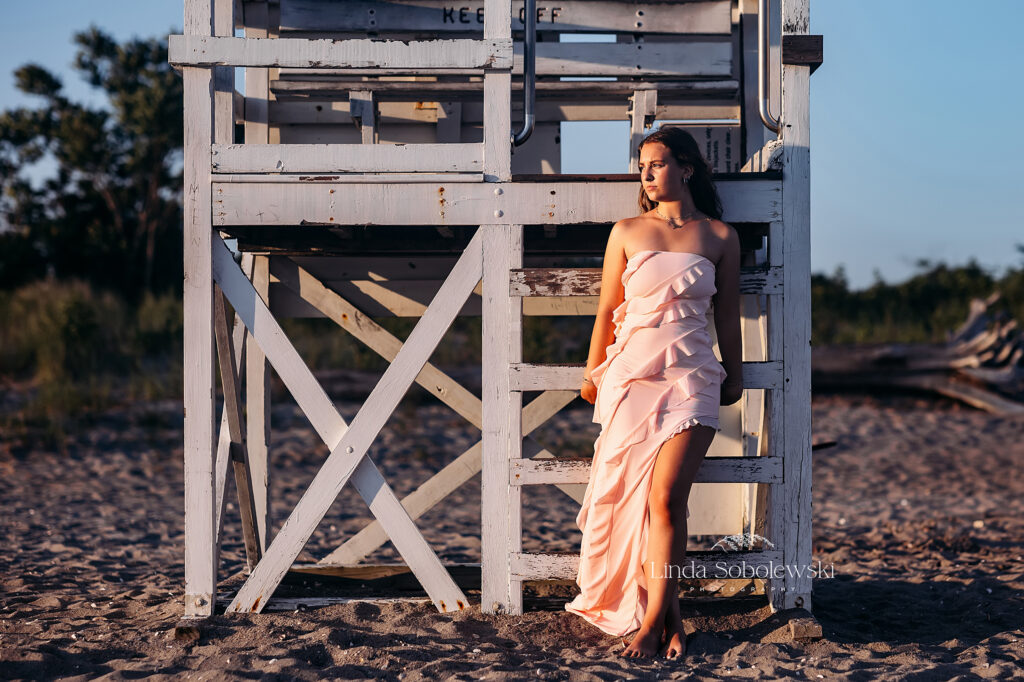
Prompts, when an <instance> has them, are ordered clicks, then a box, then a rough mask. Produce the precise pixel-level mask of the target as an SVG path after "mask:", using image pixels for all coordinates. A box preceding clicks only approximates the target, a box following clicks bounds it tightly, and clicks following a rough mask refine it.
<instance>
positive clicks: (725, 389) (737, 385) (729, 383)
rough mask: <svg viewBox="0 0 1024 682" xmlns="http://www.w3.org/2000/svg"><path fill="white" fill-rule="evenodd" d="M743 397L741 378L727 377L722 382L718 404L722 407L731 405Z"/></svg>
mask: <svg viewBox="0 0 1024 682" xmlns="http://www.w3.org/2000/svg"><path fill="white" fill-rule="evenodd" d="M742 397H743V377H742V376H736V377H734V376H732V375H729V376H727V377H726V378H725V381H723V382H722V394H721V399H720V400H719V402H720V403H721V404H722V405H732V404H733V403H735V402H738V401H739V399H740V398H742Z"/></svg>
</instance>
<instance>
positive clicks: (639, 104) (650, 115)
mask: <svg viewBox="0 0 1024 682" xmlns="http://www.w3.org/2000/svg"><path fill="white" fill-rule="evenodd" d="M637 45H638V46H640V47H643V43H637ZM630 99H631V100H632V105H633V108H632V109H631V110H630V112H629V172H630V173H638V172H640V155H639V154H638V153H637V147H638V146H639V145H640V142H641V140H643V139H644V135H646V134H647V129H648V128H650V127H651V126H652V125H653V124H654V119H655V117H656V116H657V113H658V91H657V90H637V91H636V92H634V93H633V96H632V97H631V98H630Z"/></svg>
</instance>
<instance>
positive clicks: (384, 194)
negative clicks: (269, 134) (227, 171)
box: [213, 144, 782, 226]
mask: <svg viewBox="0 0 1024 682" xmlns="http://www.w3.org/2000/svg"><path fill="white" fill-rule="evenodd" d="M247 146H248V145H247ZM289 146H296V147H298V146H299V145H289ZM348 146H350V147H352V148H356V149H358V148H360V147H362V148H363V149H364V151H363V152H355V153H363V154H366V155H367V156H366V157H363V159H364V161H365V163H366V165H370V164H371V163H374V160H377V161H379V162H380V163H377V164H376V165H378V168H368V169H366V170H368V171H371V172H375V171H380V170H395V171H398V170H408V169H402V168H399V167H398V166H399V165H401V164H399V163H398V160H397V159H390V160H389V159H386V157H387V156H389V155H388V154H385V153H382V150H381V149H380V148H381V147H385V146H386V145H348ZM437 146H438V147H450V148H456V147H458V145H455V144H452V145H437ZM367 147H373V148H374V149H366V148H367ZM371 152H372V154H371ZM243 156H244V155H243ZM236 158H237V157H236ZM268 158H273V157H272V155H271V156H270V157H268ZM288 160H289V162H291V163H300V162H301V163H302V165H306V164H305V162H304V161H303V158H302V155H301V154H290V155H289V156H288ZM328 160H333V159H328ZM266 162H267V158H263V159H259V164H257V163H256V162H248V161H247V162H246V165H247V166H255V165H260V164H263V163H266ZM381 165H382V166H385V168H380V167H379V166H381ZM281 170H282V171H284V170H286V169H284V168H282V169H281ZM290 170H291V171H292V172H296V173H302V172H308V171H309V170H310V169H308V168H294V169H290ZM423 170H426V169H423ZM432 170H438V169H436V168H435V169H432ZM452 170H460V169H458V168H452ZM221 172H224V171H223V170H222V171H221ZM231 172H235V171H231ZM751 175H753V174H751ZM214 180H215V181H214V183H213V197H214V209H213V223H214V225H215V226H225V225H302V224H319V225H345V224H355V225H486V224H488V223H493V222H494V221H495V219H496V218H500V219H501V221H503V222H509V223H513V224H525V225H537V224H552V225H567V224H585V223H600V224H610V223H614V222H615V221H617V220H620V219H621V218H622V217H623V216H630V215H636V213H637V208H636V198H637V194H638V193H639V183H638V182H637V180H636V179H633V180H629V181H622V182H618V181H614V182H585V181H583V182H555V181H552V182H537V183H534V182H509V183H499V182H462V183H460V182H448V183H443V184H442V183H437V184H429V183H416V184H412V183H410V184H403V183H379V184H342V183H318V184H315V185H314V184H301V183H300V184H298V185H275V184H260V183H239V182H232V183H225V182H220V181H218V179H217V178H216V177H215V178H214ZM716 186H717V187H718V192H719V195H720V196H721V199H722V204H723V205H724V206H725V214H724V215H723V216H722V219H723V220H725V221H726V222H734V223H736V222H740V223H768V222H773V221H777V220H779V219H780V217H781V216H780V210H781V200H782V183H781V181H780V180H778V179H770V178H751V179H749V180H747V179H737V178H735V177H733V178H730V179H723V180H718V181H716ZM499 213H500V214H499Z"/></svg>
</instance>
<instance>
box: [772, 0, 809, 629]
mask: <svg viewBox="0 0 1024 682" xmlns="http://www.w3.org/2000/svg"><path fill="white" fill-rule="evenodd" d="M808 25H809V2H808V0H783V3H782V26H783V33H784V34H804V33H807V29H808ZM809 82H810V67H809V66H807V65H795V64H784V65H783V68H782V114H781V116H780V127H781V133H782V144H783V152H782V155H783V167H784V168H785V177H784V180H783V195H782V196H783V203H782V208H783V223H784V225H785V230H784V232H783V235H782V237H783V238H782V242H783V250H784V256H783V258H784V260H785V267H784V273H785V283H784V287H785V291H786V293H785V295H784V296H783V298H782V307H783V311H782V317H783V319H784V321H785V322H784V325H783V328H784V338H783V348H782V356H783V365H784V367H785V370H784V372H785V375H786V389H785V391H784V392H783V400H784V401H785V407H784V408H783V413H784V417H785V448H786V449H785V453H786V454H785V483H784V484H782V485H781V486H779V485H776V486H774V490H773V493H774V492H775V491H776V490H779V491H780V492H782V495H780V496H777V497H775V496H773V504H774V503H775V500H777V499H779V498H782V500H783V504H782V508H781V509H779V510H778V514H779V517H780V518H778V521H779V522H780V523H781V524H782V525H783V527H784V528H785V531H784V532H785V536H784V537H783V547H782V549H783V552H784V553H785V557H786V563H787V564H790V565H793V566H800V567H809V566H810V565H811V560H812V556H811V234H810V208H811V197H810V115H809V99H810V97H809V96H810V90H809ZM780 489H781V490H780ZM784 584H785V586H786V589H785V591H784V592H782V593H780V591H778V590H775V591H773V594H772V604H773V608H792V607H802V608H805V609H808V610H810V609H811V576H810V573H809V572H808V571H806V570H804V571H800V572H797V571H787V573H786V578H785V583H784ZM773 586H774V585H773Z"/></svg>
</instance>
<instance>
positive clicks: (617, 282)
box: [580, 221, 626, 403]
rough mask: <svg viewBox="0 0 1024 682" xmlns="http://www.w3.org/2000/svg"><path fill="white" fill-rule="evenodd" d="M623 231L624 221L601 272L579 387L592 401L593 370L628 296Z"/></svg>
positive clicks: (612, 236)
mask: <svg viewBox="0 0 1024 682" xmlns="http://www.w3.org/2000/svg"><path fill="white" fill-rule="evenodd" d="M623 232H624V228H623V226H622V221H619V222H617V223H615V225H613V226H612V229H611V232H610V233H609V235H608V244H607V246H606V247H605V253H604V265H603V267H602V271H601V296H600V299H599V300H598V303H597V314H596V316H595V319H594V331H593V333H592V334H591V336H590V353H589V354H588V356H587V367H586V369H585V370H584V371H583V386H582V388H581V390H580V395H581V396H582V397H583V398H584V399H585V400H587V401H588V402H591V403H593V402H594V398H595V397H596V395H597V387H596V386H595V385H594V383H593V381H592V380H591V376H590V373H591V371H592V370H593V369H594V368H595V367H597V366H598V365H600V364H601V363H602V362H604V360H605V357H606V349H607V347H608V346H609V345H611V343H612V341H613V340H614V337H615V323H614V322H613V321H612V313H614V312H615V309H616V308H617V307H618V306H619V304H621V303H622V301H623V300H624V298H625V292H624V290H623V287H622V273H623V272H624V271H625V270H626V253H625V248H624V240H623Z"/></svg>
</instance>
